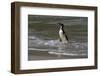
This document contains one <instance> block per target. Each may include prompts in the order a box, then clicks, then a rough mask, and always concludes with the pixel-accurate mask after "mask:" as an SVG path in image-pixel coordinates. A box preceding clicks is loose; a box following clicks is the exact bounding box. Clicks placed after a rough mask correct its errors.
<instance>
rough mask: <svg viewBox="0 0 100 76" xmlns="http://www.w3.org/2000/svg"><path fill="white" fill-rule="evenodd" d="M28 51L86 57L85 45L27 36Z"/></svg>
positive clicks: (83, 43) (84, 43)
mask: <svg viewBox="0 0 100 76" xmlns="http://www.w3.org/2000/svg"><path fill="white" fill-rule="evenodd" d="M28 47H29V48H28V50H37V51H47V52H48V53H49V54H55V55H58V56H60V55H65V56H66V55H67V56H85V57H87V43H86V42H76V41H69V42H68V43H62V42H60V41H59V40H53V39H45V38H39V37H36V36H29V41H28Z"/></svg>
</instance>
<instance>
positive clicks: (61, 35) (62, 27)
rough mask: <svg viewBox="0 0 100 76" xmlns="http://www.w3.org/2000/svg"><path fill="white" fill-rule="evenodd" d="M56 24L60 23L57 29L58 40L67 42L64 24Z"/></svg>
mask: <svg viewBox="0 0 100 76" xmlns="http://www.w3.org/2000/svg"><path fill="white" fill-rule="evenodd" d="M58 25H60V29H59V37H60V42H63V43H68V36H67V34H66V33H65V31H64V24H62V23H58Z"/></svg>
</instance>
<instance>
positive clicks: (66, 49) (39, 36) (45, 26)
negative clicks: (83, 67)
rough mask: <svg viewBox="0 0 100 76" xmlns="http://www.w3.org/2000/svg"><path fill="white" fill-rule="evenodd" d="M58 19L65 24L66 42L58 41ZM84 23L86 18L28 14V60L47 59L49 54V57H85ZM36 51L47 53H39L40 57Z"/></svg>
mask: <svg viewBox="0 0 100 76" xmlns="http://www.w3.org/2000/svg"><path fill="white" fill-rule="evenodd" d="M59 21H62V23H64V25H65V27H64V30H65V32H66V34H67V35H68V38H69V42H68V43H62V42H60V41H59V34H58V31H59V26H57V23H58V22H59ZM81 23H83V24H81ZM86 23H87V18H77V17H73V18H70V17H53V16H52V17H49V16H30V17H29V27H28V52H29V54H28V56H29V60H39V59H40V60H41V57H43V59H49V58H48V57H49V56H52V58H50V59H60V58H63V56H64V58H66V59H68V58H69V59H70V58H87V57H88V41H87V38H88V34H87V25H86ZM36 52H38V53H39V52H43V53H44V52H46V53H47V54H43V53H41V57H39V56H40V55H38V54H37V53H36ZM53 56H57V57H53ZM58 56H59V58H58ZM38 57H39V58H38Z"/></svg>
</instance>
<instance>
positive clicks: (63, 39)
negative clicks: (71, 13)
mask: <svg viewBox="0 0 100 76" xmlns="http://www.w3.org/2000/svg"><path fill="white" fill-rule="evenodd" d="M59 36H60V39H61V40H62V42H68V41H67V40H66V36H65V35H64V34H63V31H62V30H61V29H60V30H59Z"/></svg>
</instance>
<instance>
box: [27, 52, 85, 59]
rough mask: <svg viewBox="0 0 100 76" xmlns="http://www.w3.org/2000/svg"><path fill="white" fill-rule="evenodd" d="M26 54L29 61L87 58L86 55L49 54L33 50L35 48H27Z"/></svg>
mask: <svg viewBox="0 0 100 76" xmlns="http://www.w3.org/2000/svg"><path fill="white" fill-rule="evenodd" d="M28 55H29V56H28V60H29V61H32V60H55V59H80V58H87V57H86V56H69V55H56V54H49V53H48V52H47V51H35V50H29V52H28Z"/></svg>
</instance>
